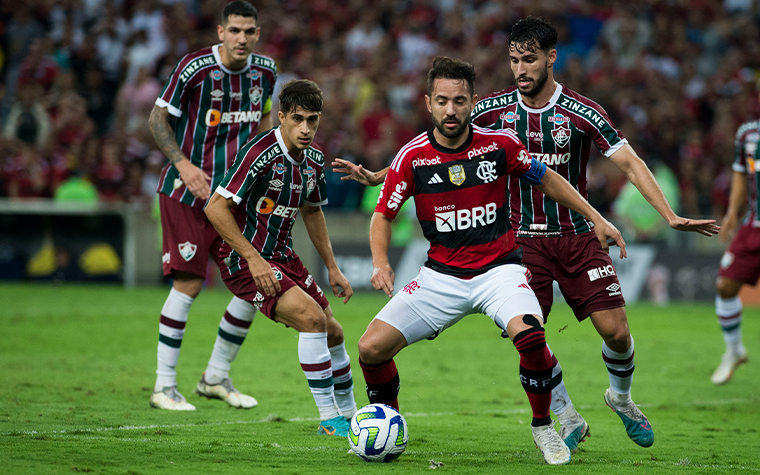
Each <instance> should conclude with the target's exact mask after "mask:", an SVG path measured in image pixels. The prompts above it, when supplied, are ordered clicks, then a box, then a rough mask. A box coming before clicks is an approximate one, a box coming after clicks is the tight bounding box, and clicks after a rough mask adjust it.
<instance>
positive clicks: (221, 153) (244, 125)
mask: <svg viewBox="0 0 760 475" xmlns="http://www.w3.org/2000/svg"><path fill="white" fill-rule="evenodd" d="M219 46H220V45H214V46H211V47H208V48H204V49H201V50H199V51H196V52H194V53H190V54H188V55H186V56H185V57H184V58H182V60H180V62H179V63H177V65H176V66H175V67H174V71H173V72H172V74H171V76H169V79H168V81H167V82H166V84H165V85H164V89H163V90H162V91H161V95H160V96H159V97H158V99H156V105H158V106H159V107H165V108H167V109H168V111H169V113H170V114H171V115H173V116H175V117H177V123H176V126H175V137H176V139H177V144H179V148H180V149H181V150H182V153H184V154H185V156H187V157H188V159H189V160H190V162H192V163H193V165H196V166H197V167H199V168H200V169H201V170H203V171H204V172H206V174H208V176H210V177H211V189H212V190H213V189H214V188H216V186H217V185H219V182H220V181H221V179H222V177H223V176H224V173H225V172H226V171H227V169H228V168H229V167H230V165H232V161H233V160H234V159H235V154H236V153H237V152H238V150H240V148H241V147H242V146H243V145H245V143H246V142H248V140H250V139H251V138H253V137H254V136H255V135H256V133H257V131H258V128H259V123H260V122H261V117H262V115H264V114H267V113H269V112H270V111H271V109H272V93H273V91H274V84H275V82H276V81H277V68H276V66H275V62H274V60H272V59H271V58H268V57H266V56H262V55H260V54H258V53H252V54H251V55H250V56H249V57H248V64H247V65H246V66H245V67H244V68H243V69H241V70H239V71H230V70H229V69H228V68H226V67H225V66H224V65H223V64H222V59H221V56H220V55H219ZM158 192H159V193H165V194H167V195H169V196H170V197H171V198H174V199H177V200H179V201H181V202H182V203H185V204H188V205H191V206H197V207H202V206H203V205H205V201H204V200H198V199H195V197H194V196H193V194H192V193H190V191H189V190H188V189H187V188H186V187H185V184H184V183H183V182H182V179H181V177H180V176H179V172H178V171H177V169H176V168H175V167H174V165H172V164H171V163H169V164H167V165H166V166H165V167H164V169H163V171H162V172H161V179H160V181H159V184H158Z"/></svg>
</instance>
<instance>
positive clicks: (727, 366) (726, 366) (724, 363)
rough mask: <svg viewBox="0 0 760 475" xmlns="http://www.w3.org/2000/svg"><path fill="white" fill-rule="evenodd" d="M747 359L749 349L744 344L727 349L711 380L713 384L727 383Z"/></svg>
mask: <svg viewBox="0 0 760 475" xmlns="http://www.w3.org/2000/svg"><path fill="white" fill-rule="evenodd" d="M747 360H748V358H747V350H746V349H745V348H744V347H743V346H742V347H740V348H739V349H738V350H726V352H725V353H723V359H721V360H720V364H719V365H718V368H717V369H716V370H715V372H714V373H713V375H712V378H710V380H711V381H712V382H713V384H725V383H727V382H729V381H730V380H731V376H733V375H734V370H735V369H736V368H738V367H739V366H741V365H743V364H744V363H746V362H747Z"/></svg>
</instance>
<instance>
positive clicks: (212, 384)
mask: <svg viewBox="0 0 760 475" xmlns="http://www.w3.org/2000/svg"><path fill="white" fill-rule="evenodd" d="M257 21H258V13H257V11H256V9H255V8H254V7H253V6H252V5H251V4H249V3H248V2H245V1H235V2H232V3H229V4H228V5H227V6H226V7H225V8H224V11H223V12H222V22H221V25H219V26H217V32H218V34H219V40H220V41H221V44H218V45H214V46H212V47H208V48H204V49H201V50H199V51H196V52H194V53H190V54H188V55H186V56H185V57H184V58H182V60H180V62H179V63H178V64H177V66H176V67H175V68H174V71H173V72H172V74H171V76H170V77H169V80H168V81H167V82H166V85H165V86H164V89H163V91H162V92H161V95H160V96H159V98H158V99H157V100H156V105H155V106H154V108H153V111H152V112H151V114H150V129H151V132H152V133H153V136H154V137H155V139H156V143H157V144H158V146H159V147H160V148H161V151H162V152H163V153H164V154H165V155H166V156H167V158H168V159H169V162H170V163H169V164H168V165H166V167H164V169H163V171H162V173H161V179H160V182H159V189H158V192H159V206H160V208H161V227H162V231H163V252H164V254H163V268H164V275H165V276H171V277H172V278H173V285H172V289H171V291H170V292H169V296H168V298H167V299H166V303H165V304H164V307H163V309H162V310H161V323H160V325H159V336H158V369H157V370H156V374H157V377H156V384H155V387H154V392H153V394H152V395H151V397H150V405H151V406H153V407H157V408H160V409H173V410H195V407H194V406H193V405H192V404H190V403H188V402H187V401H186V400H185V398H184V397H183V396H182V394H180V392H179V391H178V390H177V372H176V367H177V361H178V359H179V352H180V345H181V344H182V337H183V335H184V333H185V325H186V323H187V318H188V313H189V311H190V306H191V305H192V303H193V300H194V299H195V297H197V296H198V294H199V293H200V291H201V288H202V286H203V281H204V279H205V276H206V265H207V263H208V256H209V254H211V256H212V257H216V255H217V253H218V250H219V246H220V245H221V239H220V238H219V236H218V235H217V233H216V231H215V230H214V228H213V226H211V224H210V223H209V222H208V220H207V219H206V215H205V214H204V213H203V206H204V205H205V204H206V200H207V199H208V197H209V195H210V190H211V189H212V188H215V187H216V186H217V185H218V184H219V182H220V181H221V179H222V177H223V176H224V173H225V171H226V170H227V168H229V166H230V165H231V164H232V160H233V159H234V158H235V154H236V153H237V151H238V150H239V149H240V148H241V147H242V146H243V145H244V144H245V143H246V142H247V141H248V140H250V139H251V138H252V137H253V136H254V135H256V133H257V132H259V131H261V130H269V129H271V128H272V119H271V116H270V109H271V106H272V97H271V96H272V91H273V88H274V84H275V81H276V79H277V70H276V68H275V63H274V61H273V60H272V59H270V58H268V57H266V56H262V55H259V54H256V53H253V49H254V47H255V46H256V42H257V41H258V39H259V33H260V29H259V27H258V26H257ZM170 116H173V117H174V118H176V121H175V123H174V127H172V125H171V124H170V121H169V117H170ZM255 314H256V309H255V308H254V307H253V306H252V305H251V304H250V303H248V302H245V301H243V300H240V299H238V298H235V297H233V299H232V301H231V302H230V304H229V305H228V307H227V310H226V312H225V313H224V317H223V318H222V321H221V323H220V325H219V332H218V336H217V339H216V343H215V344H214V350H213V352H212V354H211V358H210V360H209V363H208V366H207V368H206V371H205V373H204V375H203V376H202V377H201V381H200V382H199V383H198V386H197V387H196V392H197V393H198V394H200V395H202V396H206V397H209V398H218V399H221V400H224V401H226V402H227V403H228V404H229V405H231V406H234V407H242V408H250V407H254V406H255V405H256V404H257V402H256V399H254V398H253V397H251V396H247V395H245V394H241V393H240V392H239V391H237V390H236V389H235V387H234V386H233V385H232V380H231V379H230V378H229V370H230V364H231V362H232V361H233V360H234V359H235V356H236V355H237V353H238V350H239V349H240V345H241V344H242V343H243V340H244V339H245V336H246V335H247V334H248V329H249V327H250V325H251V322H252V321H253V318H254V316H255Z"/></svg>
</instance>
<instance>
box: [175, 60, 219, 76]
mask: <svg viewBox="0 0 760 475" xmlns="http://www.w3.org/2000/svg"><path fill="white" fill-rule="evenodd" d="M215 62H216V60H215V59H214V57H213V56H211V55H209V56H204V57H202V58H196V59H194V60H192V61H190V64H188V65H187V66H185V69H183V70H182V73H181V74H180V75H179V80H180V81H182V82H187V81H188V80H189V79H190V77H192V75H193V74H195V72H196V71H198V70H199V69H200V68H202V67H203V66H208V65H209V64H214V63H215Z"/></svg>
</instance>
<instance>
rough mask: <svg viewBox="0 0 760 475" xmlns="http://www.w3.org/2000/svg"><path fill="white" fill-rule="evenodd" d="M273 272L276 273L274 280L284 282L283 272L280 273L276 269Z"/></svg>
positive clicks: (273, 268)
mask: <svg viewBox="0 0 760 475" xmlns="http://www.w3.org/2000/svg"><path fill="white" fill-rule="evenodd" d="M272 272H274V278H275V279H277V280H282V272H280V269H278V268H276V267H272Z"/></svg>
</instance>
